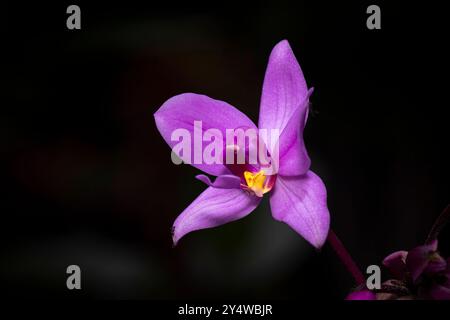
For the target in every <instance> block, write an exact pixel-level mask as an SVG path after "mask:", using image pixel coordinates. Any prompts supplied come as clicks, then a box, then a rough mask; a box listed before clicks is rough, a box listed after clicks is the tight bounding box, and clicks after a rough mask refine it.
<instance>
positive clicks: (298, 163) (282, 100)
mask: <svg viewBox="0 0 450 320" xmlns="http://www.w3.org/2000/svg"><path fill="white" fill-rule="evenodd" d="M311 93H312V91H309V92H308V88H307V86H306V81H305V78H304V77H303V72H302V70H301V68H300V65H299V64H298V62H297V59H296V58H295V56H294V53H293V52H292V49H291V47H290V46H289V43H288V42H287V41H286V40H284V41H281V42H280V43H278V44H277V45H276V46H275V47H274V49H273V50H272V53H271V55H270V58H269V63H268V66H267V70H266V75H265V78H264V85H263V91H262V96H261V107H260V114H259V123H258V127H259V128H260V129H267V130H271V129H278V130H279V132H280V144H279V156H280V174H283V175H290V176H292V175H301V174H304V173H306V171H307V170H308V169H309V164H310V161H309V158H308V155H307V153H306V149H305V146H304V143H303V129H304V126H305V123H306V119H307V113H308V106H309V102H308V98H309V95H310V94H311ZM266 144H267V145H268V146H269V145H270V144H268V143H266ZM287 153H289V154H287ZM281 158H285V159H283V160H284V161H281ZM283 171H284V173H281V172H283Z"/></svg>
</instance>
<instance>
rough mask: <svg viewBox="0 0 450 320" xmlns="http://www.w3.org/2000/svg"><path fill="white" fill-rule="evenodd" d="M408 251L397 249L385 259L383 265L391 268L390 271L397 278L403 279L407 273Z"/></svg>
mask: <svg viewBox="0 0 450 320" xmlns="http://www.w3.org/2000/svg"><path fill="white" fill-rule="evenodd" d="M407 256H408V251H396V252H394V253H391V254H390V255H388V256H387V257H386V258H384V260H383V265H384V266H385V267H386V268H388V269H389V272H390V273H391V274H392V275H393V276H394V277H396V278H397V279H403V276H404V275H405V273H406V257H407Z"/></svg>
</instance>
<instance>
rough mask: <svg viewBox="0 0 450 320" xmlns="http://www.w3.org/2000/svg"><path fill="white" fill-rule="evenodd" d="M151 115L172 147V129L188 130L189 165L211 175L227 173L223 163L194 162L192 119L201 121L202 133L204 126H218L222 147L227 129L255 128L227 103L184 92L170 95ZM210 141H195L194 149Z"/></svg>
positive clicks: (174, 142)
mask: <svg viewBox="0 0 450 320" xmlns="http://www.w3.org/2000/svg"><path fill="white" fill-rule="evenodd" d="M154 116H155V121H156V126H157V128H158V130H159V132H160V133H161V135H162V136H163V138H164V140H165V141H166V142H167V144H168V145H169V146H170V147H171V148H173V146H174V145H176V144H177V143H178V141H171V135H172V132H173V131H174V130H176V129H186V130H188V131H189V132H190V133H191V145H192V148H191V150H192V151H191V153H192V157H191V160H192V163H191V164H192V165H193V166H194V167H196V168H198V169H200V170H202V171H204V172H206V173H208V174H211V175H214V176H219V175H222V174H229V173H230V172H229V170H228V169H227V168H226V166H225V165H224V164H205V163H204V162H203V161H202V162H203V163H202V164H195V163H194V156H193V153H194V121H202V132H201V135H202V136H203V133H204V132H205V131H206V130H207V129H218V130H219V131H220V132H221V133H222V137H223V140H224V145H223V147H224V148H225V138H226V129H236V128H245V129H246V128H254V129H255V130H256V126H255V124H254V123H253V122H252V121H251V120H250V119H249V118H248V117H247V116H246V115H245V114H243V113H242V112H241V111H239V110H238V109H236V108H235V107H233V106H231V105H229V104H228V103H226V102H223V101H220V100H214V99H211V98H209V97H207V96H204V95H198V94H194V93H184V94H180V95H178V96H174V97H172V98H170V99H169V100H167V101H166V102H165V103H164V104H163V105H162V106H161V107H160V108H159V110H158V111H157V112H156V113H155V115H154ZM210 143H211V142H203V143H202V144H198V146H197V147H198V148H197V149H200V152H201V150H204V149H205V146H207V145H208V144H210ZM223 150H225V149H223ZM223 152H225V151H223ZM183 160H184V159H183Z"/></svg>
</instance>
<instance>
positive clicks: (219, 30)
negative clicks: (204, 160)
mask: <svg viewBox="0 0 450 320" xmlns="http://www.w3.org/2000/svg"><path fill="white" fill-rule="evenodd" d="M372 2H373V3H375V4H378V5H379V6H380V7H381V25H382V29H381V30H368V29H367V28H366V19H367V16H368V15H367V14H366V8H367V6H368V5H370V4H373V3H372ZM71 4H77V5H79V6H80V8H81V30H68V29H67V28H66V19H67V17H68V14H66V8H67V7H68V6H69V5H71ZM2 6H3V8H4V10H2V11H3V12H4V13H6V15H5V14H3V15H2V18H1V22H0V23H1V28H0V29H1V37H2V43H3V45H2V51H3V54H4V55H5V57H4V58H3V59H2V65H3V66H2V76H3V77H4V80H5V83H4V85H3V86H2V87H3V89H4V92H3V93H2V103H1V106H2V107H1V110H2V117H1V119H0V121H1V126H0V128H1V131H2V135H1V138H2V162H3V165H2V171H3V172H4V177H3V179H2V180H3V186H4V189H3V191H2V201H1V202H2V205H1V223H0V225H1V229H2V231H1V237H2V243H3V247H4V249H3V250H2V253H1V277H2V280H1V281H2V288H3V290H2V294H3V295H6V296H14V297H39V298H42V297H44V298H45V297H68V298H70V297H80V298H120V299H122V298H123V299H128V298H138V299H188V298H218V299H220V298H222V299H226V298H228V299H230V298H252V299H253V298H255V299H272V298H274V299H317V298H319V297H320V298H321V299H342V298H343V297H345V295H346V294H347V292H348V291H349V290H350V289H351V287H352V286H353V282H352V278H351V277H350V275H348V274H347V273H346V271H345V269H344V268H343V266H342V265H341V263H340V262H339V260H337V258H336V256H335V255H334V252H333V251H332V250H331V249H330V247H329V246H328V245H325V246H324V248H323V249H322V250H321V251H320V252H318V251H316V250H314V249H313V248H312V247H311V246H309V245H308V244H307V243H306V241H304V240H303V239H302V238H301V237H300V236H299V235H297V234H296V233H295V232H294V231H292V230H291V229H290V228H289V227H288V226H287V225H284V224H282V223H279V222H276V221H275V220H273V219H272V218H271V215H270V209H269V203H268V199H267V197H266V198H265V199H264V201H263V204H262V206H260V207H259V208H258V209H257V210H256V211H255V212H253V213H252V214H251V215H249V216H247V217H246V218H244V219H242V220H239V221H236V222H233V223H230V224H227V225H224V226H222V227H219V228H215V229H209V230H203V231H198V232H195V233H192V234H189V235H187V236H186V237H185V238H183V239H182V240H181V241H180V243H179V245H178V246H177V247H176V248H172V242H171V232H170V231H171V226H172V223H173V221H174V220H175V218H176V217H177V215H178V214H179V213H180V212H181V211H182V210H183V209H184V208H185V207H186V206H187V205H188V204H189V203H190V202H191V201H192V200H193V199H194V198H195V197H196V196H197V195H198V194H200V193H201V192H202V190H203V189H204V188H205V186H204V185H203V184H202V183H201V182H199V181H197V180H195V179H194V176H195V175H196V174H197V173H198V171H197V170H196V169H194V168H191V167H189V166H187V165H182V166H176V165H174V164H173V163H172V162H171V160H170V149H169V147H168V146H167V145H166V144H165V142H164V141H163V139H162V138H161V136H160V135H159V133H158V131H157V130H156V126H155V123H154V119H153V113H154V112H155V111H156V110H157V109H158V108H159V107H160V106H161V104H162V103H164V101H165V100H167V99H168V98H170V97H172V96H174V95H176V94H179V93H183V92H195V93H203V94H206V95H208V96H210V97H213V98H215V99H220V100H224V101H227V102H228V103H230V104H232V105H234V106H236V107H237V108H239V109H240V110H242V111H243V112H245V113H246V114H248V115H249V116H250V117H251V118H252V119H253V120H254V121H255V122H257V117H258V112H259V99H260V94H261V88H262V82H263V77H264V72H265V68H266V64H267V60H268V57H269V54H270V51H271V49H272V47H273V46H274V45H275V44H276V43H277V42H279V41H280V40H282V39H288V40H289V42H290V44H291V46H292V48H293V50H294V52H295V54H296V56H297V58H298V60H299V62H300V64H301V67H302V69H303V72H304V75H305V77H306V80H307V83H308V85H309V86H313V87H315V91H314V94H313V96H312V98H311V101H312V113H311V115H310V117H309V120H308V125H307V127H306V131H305V140H306V145H307V148H308V151H309V154H310V157H311V159H312V169H313V170H314V171H315V172H317V173H318V174H319V175H320V176H321V177H322V179H323V180H324V182H325V184H326V186H327V189H328V195H329V196H328V206H329V208H330V212H331V218H332V222H331V223H332V227H333V229H334V230H335V232H336V233H337V234H338V235H339V236H340V238H341V240H342V241H343V242H344V243H345V245H346V246H347V248H348V249H349V251H350V252H351V253H352V255H353V256H354V258H355V260H356V261H357V262H358V264H359V265H360V266H361V267H362V268H363V269H364V270H365V268H366V267H367V266H368V265H370V264H380V263H381V261H382V259H383V258H384V257H385V256H386V255H387V254H389V253H391V252H393V251H395V250H400V249H406V250H407V249H410V248H412V247H414V246H416V245H418V244H421V243H422V242H423V241H424V240H425V238H426V236H427V233H428V231H429V230H430V228H431V225H432V224H433V222H434V219H435V218H436V217H437V216H438V214H439V213H440V212H441V211H442V210H443V209H444V208H445V206H446V205H447V204H448V203H449V194H450V193H449V191H450V190H449V183H448V182H449V171H448V163H449V157H448V154H447V153H448V152H447V151H448V147H449V143H448V142H449V140H448V139H449V131H448V117H447V109H448V108H449V104H448V72H447V68H448V49H447V48H446V42H448V32H447V30H446V28H447V26H446V25H445V21H446V19H445V16H444V13H445V11H444V10H443V9H442V8H440V7H439V5H431V4H429V5H428V2H427V6H425V5H421V6H413V5H411V4H408V2H404V3H400V2H398V3H396V4H393V3H385V2H380V1H371V2H364V1H362V2H359V3H357V2H343V1H339V2H335V3H332V2H330V3H328V2H323V1H295V2H286V1H268V2H261V3H259V4H252V5H250V4H248V5H245V4H244V2H242V1H241V2H237V3H233V2H221V3H220V4H215V5H212V2H209V3H208V4H201V3H194V2H184V3H183V4H176V3H172V2H165V3H159V4H154V3H151V2H150V1H147V2H145V3H139V2H136V3H133V2H131V1H118V2H115V3H111V2H103V3H101V2H99V3H97V4H92V2H89V3H88V2H87V1H70V2H69V1H60V2H59V3H58V4H47V3H43V2H41V1H39V2H33V3H29V4H25V3H12V2H10V3H7V4H4V5H2ZM2 91H3V90H2ZM449 239H450V227H447V229H444V232H443V233H442V235H441V239H440V240H441V251H442V253H443V254H444V255H446V256H448V255H449V254H450V246H449V244H450V242H449ZM71 264H76V265H79V266H80V267H81V270H82V282H81V283H82V290H79V291H77V290H73V291H69V290H67V288H66V278H67V274H66V268H67V266H68V265H71ZM383 278H384V279H387V278H388V274H387V273H383Z"/></svg>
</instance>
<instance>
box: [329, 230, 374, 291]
mask: <svg viewBox="0 0 450 320" xmlns="http://www.w3.org/2000/svg"><path fill="white" fill-rule="evenodd" d="M327 241H328V243H329V244H330V245H331V247H332V248H333V250H334V251H335V252H336V254H337V256H338V257H339V259H340V260H341V262H342V263H343V265H344V266H345V268H346V269H347V271H348V272H349V273H350V274H351V275H352V276H353V278H354V279H355V282H356V284H357V285H361V284H363V283H364V282H365V280H366V279H365V278H364V275H363V274H362V272H361V270H360V269H359V267H358V266H357V265H356V263H355V261H354V260H353V258H352V256H351V255H350V253H349V252H348V251H347V249H346V248H345V247H344V245H343V244H342V242H341V240H340V239H339V238H338V236H337V235H336V233H334V231H333V230H332V229H331V228H330V231H329V233H328V238H327Z"/></svg>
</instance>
